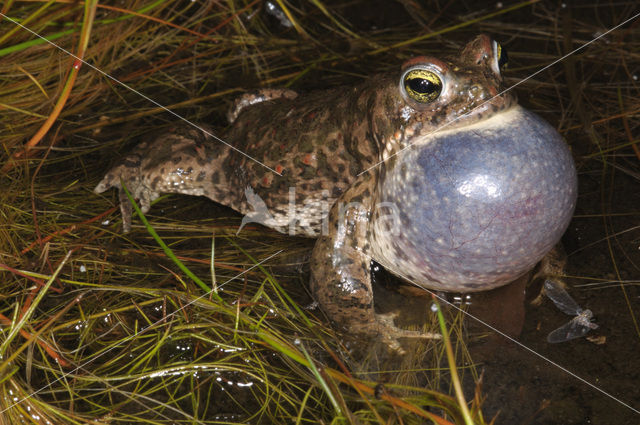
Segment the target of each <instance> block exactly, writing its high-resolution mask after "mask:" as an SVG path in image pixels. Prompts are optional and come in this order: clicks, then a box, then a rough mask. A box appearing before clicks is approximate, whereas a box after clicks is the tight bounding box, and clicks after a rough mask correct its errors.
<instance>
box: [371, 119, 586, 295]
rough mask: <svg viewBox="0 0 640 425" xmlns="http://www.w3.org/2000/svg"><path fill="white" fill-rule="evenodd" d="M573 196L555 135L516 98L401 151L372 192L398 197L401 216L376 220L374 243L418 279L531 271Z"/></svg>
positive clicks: (488, 283) (482, 279)
mask: <svg viewBox="0 0 640 425" xmlns="http://www.w3.org/2000/svg"><path fill="white" fill-rule="evenodd" d="M576 195H577V178H576V170H575V166H574V163H573V159H572V157H571V154H570V152H569V150H568V148H567V146H566V145H565V143H564V141H563V140H562V138H561V136H560V135H559V134H558V133H557V132H556V131H555V129H553V127H551V126H550V125H549V124H547V123H546V122H545V121H543V120H542V119H541V118H539V117H538V116H537V115H535V114H533V113H531V112H529V111H527V110H525V109H523V108H521V107H513V108H510V109H508V110H505V111H504V112H502V113H499V114H497V115H495V116H493V117H491V118H489V119H487V120H485V121H482V122H478V123H475V124H473V125H470V126H467V127H461V128H457V129H453V130H446V131H442V132H438V133H436V134H434V135H432V136H430V138H429V142H428V143H421V144H420V145H419V146H416V147H415V148H414V149H410V150H407V151H406V152H404V153H403V154H402V155H399V158H398V159H397V160H396V161H394V164H393V167H392V168H389V169H386V170H385V171H384V173H383V174H382V176H381V183H380V186H379V196H378V199H379V200H380V201H382V202H385V203H390V204H395V205H396V206H397V208H396V210H397V211H398V216H397V220H398V221H397V223H396V224H395V226H390V225H389V223H386V222H384V221H383V220H375V219H374V221H373V222H372V235H373V244H372V248H373V252H374V255H375V256H376V258H380V262H381V263H383V264H387V265H389V266H390V267H391V268H392V269H394V270H393V271H394V272H396V271H397V272H398V273H399V274H401V275H405V276H406V277H407V278H409V279H410V280H413V281H415V282H416V283H418V284H421V285H423V286H425V287H430V288H433V289H439V290H451V291H461V292H464V291H477V290H485V289H490V288H492V287H496V286H500V285H503V284H506V283H509V282H510V281H512V280H514V279H516V278H517V277H519V276H520V275H522V274H523V273H525V272H526V271H528V269H530V268H531V267H532V266H533V265H534V264H535V263H537V262H538V261H539V260H540V259H541V258H542V257H543V256H544V255H545V254H546V252H548V251H549V250H550V249H551V248H552V247H553V246H554V245H555V244H556V243H557V242H558V240H559V239H560V237H561V236H562V234H563V233H564V231H565V229H566V227H567V225H568V224H569V220H570V219H571V216H572V214H573V209H574V207H575V202H576ZM394 229H395V232H394V231H390V230H394Z"/></svg>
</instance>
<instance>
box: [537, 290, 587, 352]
mask: <svg viewBox="0 0 640 425" xmlns="http://www.w3.org/2000/svg"><path fill="white" fill-rule="evenodd" d="M544 290H545V294H546V295H547V297H549V298H550V299H551V301H553V303H554V304H555V305H556V307H558V309H559V310H560V311H562V312H563V313H566V314H568V315H570V316H576V317H574V318H573V319H571V320H569V321H568V322H567V323H565V324H564V325H562V326H560V327H559V328H558V329H556V330H554V331H552V332H551V333H550V334H549V335H548V336H547V341H548V342H551V343H558V342H565V341H569V340H571V339H575V338H580V337H583V336H585V335H586V334H587V333H588V332H589V331H590V330H591V329H597V328H598V325H597V324H595V323H592V322H591V318H592V317H593V313H592V312H591V310H583V309H582V307H580V306H579V305H578V303H577V302H575V300H574V299H573V298H571V296H570V295H569V294H568V293H567V291H565V290H564V288H563V287H562V286H561V285H560V284H558V283H556V282H554V281H552V280H546V281H545V282H544Z"/></svg>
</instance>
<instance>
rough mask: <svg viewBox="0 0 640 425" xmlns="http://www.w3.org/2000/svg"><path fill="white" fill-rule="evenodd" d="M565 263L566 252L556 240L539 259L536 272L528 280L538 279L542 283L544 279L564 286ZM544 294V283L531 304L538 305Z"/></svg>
mask: <svg viewBox="0 0 640 425" xmlns="http://www.w3.org/2000/svg"><path fill="white" fill-rule="evenodd" d="M566 264H567V254H566V253H565V251H564V248H563V247H562V243H560V242H558V243H557V244H556V246H554V247H553V249H552V250H551V251H549V252H548V253H547V255H545V256H544V258H542V260H540V263H539V265H538V268H537V271H536V273H535V274H534V275H533V277H532V278H531V279H530V282H533V281H540V280H542V281H543V283H544V281H546V280H551V281H553V282H555V283H557V284H558V285H560V286H561V287H563V288H565V287H566V286H567V285H566V283H565V282H564V278H563V276H564V275H565V271H564V268H565V266H566ZM543 295H544V284H543V285H542V289H541V290H540V293H539V294H538V295H537V296H536V297H535V298H534V299H533V300H532V301H531V304H532V305H536V306H538V305H540V304H541V303H542V298H543Z"/></svg>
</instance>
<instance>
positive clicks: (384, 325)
mask: <svg viewBox="0 0 640 425" xmlns="http://www.w3.org/2000/svg"><path fill="white" fill-rule="evenodd" d="M396 316H397V314H396V313H386V314H376V319H377V320H376V323H375V326H377V331H378V335H379V337H380V338H381V340H382V341H383V342H384V343H385V345H387V346H388V347H389V348H390V349H392V350H394V351H396V352H398V353H399V354H404V353H405V350H404V349H403V348H402V346H401V345H400V342H399V341H398V339H399V338H422V339H442V335H440V334H439V333H437V332H421V331H411V330H408V329H401V328H398V327H397V326H396V325H395V323H394V319H395V318H396Z"/></svg>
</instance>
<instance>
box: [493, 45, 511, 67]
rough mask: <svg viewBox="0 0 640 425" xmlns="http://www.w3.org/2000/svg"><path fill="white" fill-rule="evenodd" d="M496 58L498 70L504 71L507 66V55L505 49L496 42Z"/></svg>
mask: <svg viewBox="0 0 640 425" xmlns="http://www.w3.org/2000/svg"><path fill="white" fill-rule="evenodd" d="M496 57H497V58H498V68H499V69H500V70H503V69H505V68H506V67H507V65H508V64H509V55H507V49H503V48H502V46H501V45H500V43H498V42H496Z"/></svg>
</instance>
